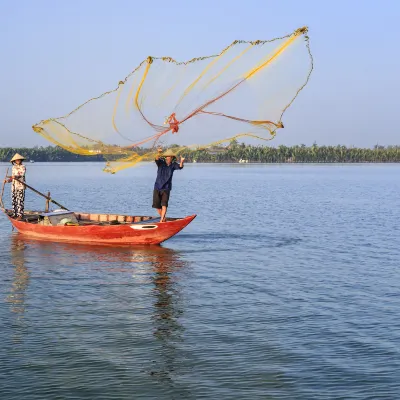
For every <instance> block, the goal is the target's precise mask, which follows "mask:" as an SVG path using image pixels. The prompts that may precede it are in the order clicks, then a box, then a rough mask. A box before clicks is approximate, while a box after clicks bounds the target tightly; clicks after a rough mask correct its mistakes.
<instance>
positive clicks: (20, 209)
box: [11, 190, 25, 218]
mask: <svg viewBox="0 0 400 400" xmlns="http://www.w3.org/2000/svg"><path fill="white" fill-rule="evenodd" d="M11 199H12V208H13V210H14V215H13V217H14V218H18V217H21V218H22V217H23V216H24V206H25V190H13V191H11Z"/></svg>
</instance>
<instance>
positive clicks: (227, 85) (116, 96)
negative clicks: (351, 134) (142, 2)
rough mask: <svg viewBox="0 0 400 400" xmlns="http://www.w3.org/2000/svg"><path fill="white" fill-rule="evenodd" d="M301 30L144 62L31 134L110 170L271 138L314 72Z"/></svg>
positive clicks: (305, 32)
mask: <svg viewBox="0 0 400 400" xmlns="http://www.w3.org/2000/svg"><path fill="white" fill-rule="evenodd" d="M307 32H308V31H307V28H305V27H304V28H300V29H297V30H296V31H294V32H293V33H291V34H289V35H286V36H284V37H280V38H276V39H272V40H257V41H253V42H249V41H240V40H237V41H234V42H233V43H232V44H231V45H229V46H228V47H226V48H225V49H224V50H222V51H221V53H219V54H217V55H212V56H208V57H200V58H194V59H192V60H190V61H187V62H177V61H175V60H174V59H172V58H170V57H161V58H157V57H148V58H147V59H145V60H144V61H143V62H142V63H141V64H140V65H139V66H138V67H137V68H136V69H135V70H134V71H132V72H131V73H130V74H129V75H128V76H127V77H126V78H125V79H124V80H122V81H120V82H119V84H118V87H117V88H115V89H114V90H111V91H108V92H105V93H103V94H101V95H100V96H98V97H95V98H92V99H90V100H88V101H86V102H85V103H84V104H82V105H80V106H79V107H77V108H76V109H74V110H73V111H71V112H70V113H69V114H67V115H65V116H63V117H59V118H50V119H46V120H43V121H41V122H39V123H38V124H36V125H34V126H33V130H34V131H35V132H37V133H39V134H40V135H42V136H43V137H44V138H46V139H47V140H49V141H50V142H52V143H54V144H56V145H58V146H61V147H62V148H64V149H66V150H68V151H70V152H73V153H77V154H82V155H98V154H101V155H103V157H104V158H105V159H106V160H107V165H106V168H105V171H107V172H112V173H115V172H117V171H119V170H121V169H124V168H128V167H131V166H133V165H135V164H136V163H138V162H140V161H149V160H153V159H154V155H155V153H156V149H157V148H158V147H164V148H165V147H168V146H170V145H171V144H174V145H175V147H176V146H179V147H177V148H175V149H174V150H175V151H176V152H177V153H178V154H179V153H180V152H181V153H182V152H185V151H187V150H188V149H199V148H200V149H207V148H209V147H214V146H216V145H221V144H223V143H229V142H231V141H232V140H233V139H237V138H242V140H243V141H249V140H252V141H254V140H256V141H260V140H263V141H265V140H271V139H272V138H274V137H275V135H276V131H277V130H278V129H280V128H283V123H282V117H283V115H284V113H285V111H286V110H287V109H288V108H289V107H290V105H291V104H292V103H293V101H294V100H295V98H296V97H297V95H298V94H299V92H300V91H301V90H302V89H303V88H304V87H305V85H306V84H307V82H308V80H309V78H310V74H311V71H312V69H313V59H312V55H311V52H310V47H309V38H308V35H307Z"/></svg>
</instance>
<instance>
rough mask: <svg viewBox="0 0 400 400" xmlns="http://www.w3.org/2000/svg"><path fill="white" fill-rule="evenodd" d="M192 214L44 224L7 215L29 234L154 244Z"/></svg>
mask: <svg viewBox="0 0 400 400" xmlns="http://www.w3.org/2000/svg"><path fill="white" fill-rule="evenodd" d="M195 217H196V215H191V216H188V217H185V218H181V219H176V220H173V221H167V222H163V223H153V224H150V225H149V224H145V223H143V224H137V223H135V224H121V225H107V226H101V225H86V226H44V225H38V224H32V223H29V222H25V221H18V220H15V219H13V218H10V217H8V218H9V220H10V221H11V223H12V225H13V226H14V228H15V229H16V230H17V231H18V232H19V233H21V234H23V235H26V236H29V237H31V238H36V239H41V240H50V241H67V242H82V243H93V244H96V243H98V244H101V243H104V244H115V245H157V244H160V243H162V242H164V241H166V240H168V239H170V238H171V237H172V236H174V235H176V234H177V233H178V232H180V231H181V230H182V229H184V228H185V227H186V226H187V225H188V224H189V223H190V222H191V221H193V219H194V218H195Z"/></svg>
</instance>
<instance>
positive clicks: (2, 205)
mask: <svg viewBox="0 0 400 400" xmlns="http://www.w3.org/2000/svg"><path fill="white" fill-rule="evenodd" d="M9 169H10V168H7V171H6V177H5V178H4V181H3V186H2V188H1V195H0V205H1V208H4V203H3V194H4V186H5V184H6V179H7V176H8V170H9Z"/></svg>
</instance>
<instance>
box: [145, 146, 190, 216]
mask: <svg viewBox="0 0 400 400" xmlns="http://www.w3.org/2000/svg"><path fill="white" fill-rule="evenodd" d="M161 153H162V149H158V154H157V156H156V159H155V162H156V164H157V167H158V170H157V179H156V183H155V184H154V191H153V208H156V209H157V212H158V213H159V214H160V217H161V219H160V222H165V215H166V214H167V208H168V200H169V195H170V192H171V189H172V176H173V174H174V171H175V170H177V169H182V168H183V162H184V161H185V159H184V158H183V157H181V160H180V163H179V164H178V163H177V162H175V160H176V155H175V153H174V152H173V151H172V150H167V151H166V152H165V153H164V154H163V155H162V157H163V158H161ZM164 157H165V160H164Z"/></svg>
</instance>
